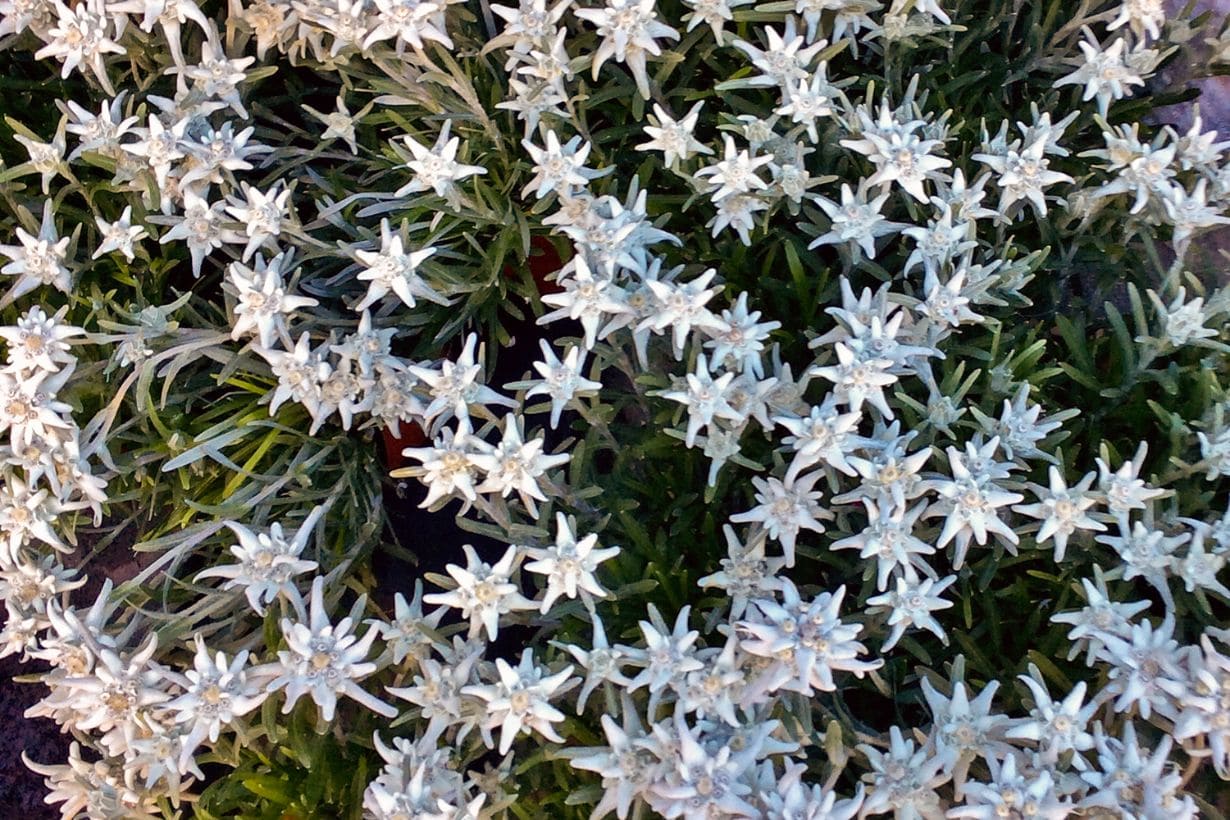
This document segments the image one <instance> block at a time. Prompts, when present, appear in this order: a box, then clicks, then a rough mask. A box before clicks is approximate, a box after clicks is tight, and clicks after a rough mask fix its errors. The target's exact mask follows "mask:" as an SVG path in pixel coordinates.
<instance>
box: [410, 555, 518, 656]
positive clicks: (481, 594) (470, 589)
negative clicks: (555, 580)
mask: <svg viewBox="0 0 1230 820" xmlns="http://www.w3.org/2000/svg"><path fill="white" fill-rule="evenodd" d="M461 549H462V551H463V552H464V553H465V556H466V565H465V566H464V567H462V566H459V565H458V564H449V565H448V566H446V567H445V568H444V569H445V571H446V572H448V574H449V575H451V576H452V578H453V580H454V581H455V582H456V583H457V587H456V588H455V589H453V590H452V591H450V592H435V593H432V594H430V595H424V596H423V600H424V601H425V602H427V603H429V604H437V605H439V606H447V607H452V608H454V609H459V610H461V617H463V618H469V619H470V633H469V634H470V637H472V638H473V637H476V636H477V635H478V633H479V632H481V631H483V630H484V629H485V630H486V631H487V637H488V638H489V639H490V640H495V639H496V636H497V635H499V632H500V616H501V615H506V614H508V613H509V612H516V611H518V610H522V611H523V610H528V609H538V605H537V604H535V603H534V602H533V601H530V600H528V599H527V598H526V597H525V596H524V595H522V594H521V591H520V590H519V589H517V585H516V584H513V583H511V582H510V580H509V579H510V578H511V576H512V574H513V572H514V571H515V570H516V568H517V565H518V564H519V563H520V562H521V550H520V548H519V547H517V546H516V545H513V546H510V547H509V548H508V549H507V550H505V551H504V555H503V557H501V558H500V560H499V561H497V562H495V563H494V564H488V563H486V562H485V561H483V560H482V559H481V558H479V557H478V553H477V552H475V551H474V547H472V546H470V545H469V544H463V545H462V546H461Z"/></svg>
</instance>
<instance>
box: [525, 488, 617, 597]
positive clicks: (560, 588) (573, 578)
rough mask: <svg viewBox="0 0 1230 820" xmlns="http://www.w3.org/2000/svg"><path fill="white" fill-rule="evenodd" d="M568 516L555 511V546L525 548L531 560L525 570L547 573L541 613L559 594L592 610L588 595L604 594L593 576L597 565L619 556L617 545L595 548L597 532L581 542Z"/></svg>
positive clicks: (603, 595)
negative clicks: (578, 600)
mask: <svg viewBox="0 0 1230 820" xmlns="http://www.w3.org/2000/svg"><path fill="white" fill-rule="evenodd" d="M573 526H574V525H573V524H570V523H569V521H568V518H567V517H566V516H565V515H564V514H563V513H561V512H557V513H556V514H555V528H556V536H555V546H553V547H545V548H544V547H526V548H525V554H526V555H527V556H529V557H530V558H532V559H534V560H532V561H529V562H528V563H526V565H525V569H526V570H527V571H528V572H535V573H538V574H539V575H545V576H547V592H546V595H544V596H543V599H542V613H543V614H544V615H545V614H547V613H548V612H549V611H550V610H551V604H553V603H555V600H556V599H557V598H559V596H560V595H566V596H567V597H568V598H570V599H571V598H575V597H577V593H580V595H581V599H582V600H583V601H585V602H586V604H588V605H589V607H590V608H591V609H592V606H593V603H592V600H591V598H590V596H591V595H592V596H595V597H598V598H602V597H605V596H606V595H607V591H606V590H605V589H603V588H602V586H601V585H600V584H599V583H598V580H597V579H596V578H595V577H594V570H595V569H597V568H598V564H600V563H602V562H603V561H605V560H607V559H608V558H614V557H615V556H616V555H619V547H605V548H602V549H594V547H595V546H597V544H598V534H597V533H590V534H589V535H587V536H585V537H584V538H582V539H581V540H580V541H578V540H576V536H574V535H573V533H572V527H573Z"/></svg>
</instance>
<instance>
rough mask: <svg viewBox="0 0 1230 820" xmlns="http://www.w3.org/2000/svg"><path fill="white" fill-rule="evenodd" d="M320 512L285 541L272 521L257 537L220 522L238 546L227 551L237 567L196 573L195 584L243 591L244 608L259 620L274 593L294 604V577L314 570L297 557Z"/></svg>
mask: <svg viewBox="0 0 1230 820" xmlns="http://www.w3.org/2000/svg"><path fill="white" fill-rule="evenodd" d="M324 512H325V508H324V507H314V508H313V509H312V511H311V512H310V513H308V516H307V518H305V519H303V523H302V524H300V525H299V528H298V529H297V530H295V533H294V535H292V536H291V537H290V539H289V540H288V539H287V538H286V536H285V535H284V534H283V533H282V525H281V524H280V523H278V522H276V521H275V522H274V523H273V524H272V525H270V527H269V532H268V533H263V532H262V533H260V534H257V533H254V532H253V531H252V530H250V529H248V528H247V527H245V526H244V525H243V524H239V523H236V522H234V521H224V522H222V523H224V524H225V525H226V526H227V527H229V528H230V529H231V531H232V532H234V533H235V535H236V537H238V538H239V543H238V544H235V545H233V546H232V547H231V553H232V554H233V555H234V556H235V557H236V558H238V559H239V563H238V564H224V565H222V566H217V567H210V568H209V569H206V570H203V571H202V572H198V573H197V575H196V580H198V581H199V580H201V579H202V578H225V579H226V583H225V584H223V585H222V588H223V589H233V588H235V587H243V591H244V595H246V596H247V598H248V604H249V605H250V606H251V607H252V609H253V610H254V611H255V612H256V613H257V614H258V615H262V616H263V615H264V614H265V604H269V603H272V602H273V599H274V598H276V597H277V596H278V593H284V594H285V595H287V596H288V597H290V598H291V599H292V600H298V588H297V587H296V586H295V583H294V580H295V576H296V575H300V574H302V573H304V572H312V571H314V570H315V569H316V566H317V565H316V562H315V561H306V560H303V559H302V558H300V557H299V555H300V554H301V553H302V552H303V549H304V547H306V546H307V542H308V538H310V537H311V535H312V532H313V531H314V530H315V529H316V524H317V522H319V521H320V517H321V516H322V515H324Z"/></svg>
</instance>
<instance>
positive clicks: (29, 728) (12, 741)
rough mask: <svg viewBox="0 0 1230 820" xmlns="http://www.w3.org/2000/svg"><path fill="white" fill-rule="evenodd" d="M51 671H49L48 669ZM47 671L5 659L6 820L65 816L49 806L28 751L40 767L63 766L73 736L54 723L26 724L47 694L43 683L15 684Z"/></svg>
mask: <svg viewBox="0 0 1230 820" xmlns="http://www.w3.org/2000/svg"><path fill="white" fill-rule="evenodd" d="M43 668H45V667H43ZM39 671H41V670H40V667H39V666H36V665H35V664H33V663H25V664H23V663H21V662H20V661H19V660H18V659H17V658H16V657H13V656H10V657H7V658H0V725H2V726H4V731H3V732H0V817H20V818H22V820H56V818H58V817H59V816H60V812H59V811H58V810H56V809H55V808H54V807H52V806H49V805H47V804H46V803H44V802H43V795H44V794H46V789H45V788H44V787H43V776H42V775H39V774H35V773H34V772H32V771H30V770H29V769H27V768H26V766H25V764H24V763H23V762H22V760H21V753H22V752H25V753H26V754H27V755H29V757H30V758H31V759H32V760H36V761H38V762H40V763H59V762H61V761H64V760H66V759H67V758H68V743H69V740H68V737H67V736H66V735H62V734H60V730H59V728H58V727H57V726H56V725H55V723H54V722H53V721H50V720H26V719H25V718H23V717H22V714H23V713H24V712H25V711H26V710H27V709H29V708H30V707H31V706H33V705H34V704H35V702H36V701H38V700H39V699H40V698H42V697H43V696H45V695H46V694H47V687H45V686H43V685H42V684H33V683H14V682H13V677H14V676H16V675H30V674H34V673H37V672H39Z"/></svg>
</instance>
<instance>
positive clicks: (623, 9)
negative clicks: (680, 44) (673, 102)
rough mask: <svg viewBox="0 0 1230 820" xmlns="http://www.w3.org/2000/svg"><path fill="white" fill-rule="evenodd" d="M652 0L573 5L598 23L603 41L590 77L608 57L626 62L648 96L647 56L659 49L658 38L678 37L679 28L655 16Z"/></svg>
mask: <svg viewBox="0 0 1230 820" xmlns="http://www.w3.org/2000/svg"><path fill="white" fill-rule="evenodd" d="M656 5H657V4H656V1H655V0H606V5H605V6H604V7H603V8H598V9H586V8H581V9H576V10H575V11H574V12H573V14H575V15H576V16H577V17H579V18H581V19H582V20H585V21H587V22H590V23H593V24H594V25H595V26H597V27H598V35H599V36H600V37H602V42H601V43H599V45H598V50H597V51H595V52H594V54H593V77H594V79H595V80H596V79H598V72H599V70H600V69H601V68H602V65H603V63H605V62H606V61H607V60H609V59H610V58H612V57H614V58H615V61H616V62H619V63H625V64H626V65H627V66H628V70H629V71H631V72H632V78H633V79H634V80H635V81H636V88H637V91H639V92H640V95H641V96H642V97H643V98H645V99H649V73H648V70H647V68H646V65H645V63H646V57H647V55H652V56H654V57H657V56H658V55H660V54H661V53H662V47H661V46H659V45H658V43H657V40H658V39H663V38H664V39H667V40H678V39H679V32H678V31H676V30H675V29H673V28H671V27H670V26H668V25H666V24H664V23H662V22H660V21H659V20H658V12H657V8H656Z"/></svg>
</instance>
